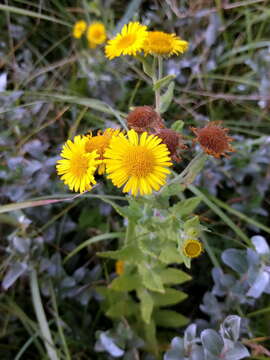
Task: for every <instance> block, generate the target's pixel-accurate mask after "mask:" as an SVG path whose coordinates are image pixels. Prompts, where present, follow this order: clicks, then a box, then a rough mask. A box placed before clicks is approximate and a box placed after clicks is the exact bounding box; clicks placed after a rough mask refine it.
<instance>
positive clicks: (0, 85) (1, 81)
mask: <svg viewBox="0 0 270 360" xmlns="http://www.w3.org/2000/svg"><path fill="white" fill-rule="evenodd" d="M6 87H7V73H6V72H3V73H1V74H0V92H1V91H5V90H6Z"/></svg>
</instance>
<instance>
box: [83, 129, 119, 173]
mask: <svg viewBox="0 0 270 360" xmlns="http://www.w3.org/2000/svg"><path fill="white" fill-rule="evenodd" d="M119 132H120V130H119V129H111V128H109V129H106V130H105V131H104V132H103V133H102V131H99V132H98V134H97V135H96V136H92V133H91V134H89V135H87V141H86V143H85V150H86V152H91V151H93V150H96V151H97V153H98V155H99V160H101V163H100V165H99V167H98V173H99V175H102V174H104V173H105V162H104V157H103V155H104V152H105V150H106V149H107V148H108V146H109V144H110V141H111V139H112V137H113V135H118V134H119Z"/></svg>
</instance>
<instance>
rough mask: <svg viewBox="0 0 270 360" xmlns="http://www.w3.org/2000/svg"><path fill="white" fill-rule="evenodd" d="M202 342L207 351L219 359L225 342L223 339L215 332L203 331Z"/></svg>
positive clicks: (210, 330)
mask: <svg viewBox="0 0 270 360" xmlns="http://www.w3.org/2000/svg"><path fill="white" fill-rule="evenodd" d="M201 341H202V344H203V347H204V348H205V350H207V351H208V352H209V353H210V354H211V355H213V356H217V357H219V355H220V354H221V352H222V349H223V346H224V342H223V339H222V337H221V336H220V335H219V334H218V333H217V332H216V331H215V330H212V329H206V330H203V331H202V333H201Z"/></svg>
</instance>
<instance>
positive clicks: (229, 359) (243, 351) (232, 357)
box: [222, 342, 250, 360]
mask: <svg viewBox="0 0 270 360" xmlns="http://www.w3.org/2000/svg"><path fill="white" fill-rule="evenodd" d="M249 357H250V353H249V351H248V350H247V348H246V347H245V346H244V345H242V344H241V343H240V342H237V343H234V347H233V348H232V349H230V350H228V351H226V353H225V355H224V356H223V357H222V359H224V360H240V359H243V358H249Z"/></svg>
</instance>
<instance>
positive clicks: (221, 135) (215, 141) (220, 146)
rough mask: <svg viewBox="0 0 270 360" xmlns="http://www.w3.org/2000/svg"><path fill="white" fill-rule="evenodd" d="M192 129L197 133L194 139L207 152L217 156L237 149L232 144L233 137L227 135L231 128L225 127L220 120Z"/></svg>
mask: <svg viewBox="0 0 270 360" xmlns="http://www.w3.org/2000/svg"><path fill="white" fill-rule="evenodd" d="M191 130H192V131H193V132H194V134H195V135H197V137H196V138H195V139H194V140H193V141H195V142H198V143H199V144H200V145H201V147H202V148H203V151H204V152H205V153H207V154H209V155H212V156H214V157H215V158H220V156H221V155H223V156H227V154H226V152H232V151H235V150H234V149H233V147H232V146H231V144H230V142H231V141H233V138H231V137H230V136H228V135H227V133H228V131H229V129H226V128H223V127H222V126H220V125H219V123H218V122H212V123H209V124H207V125H206V126H205V127H203V128H201V129H198V128H194V127H192V128H191Z"/></svg>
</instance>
